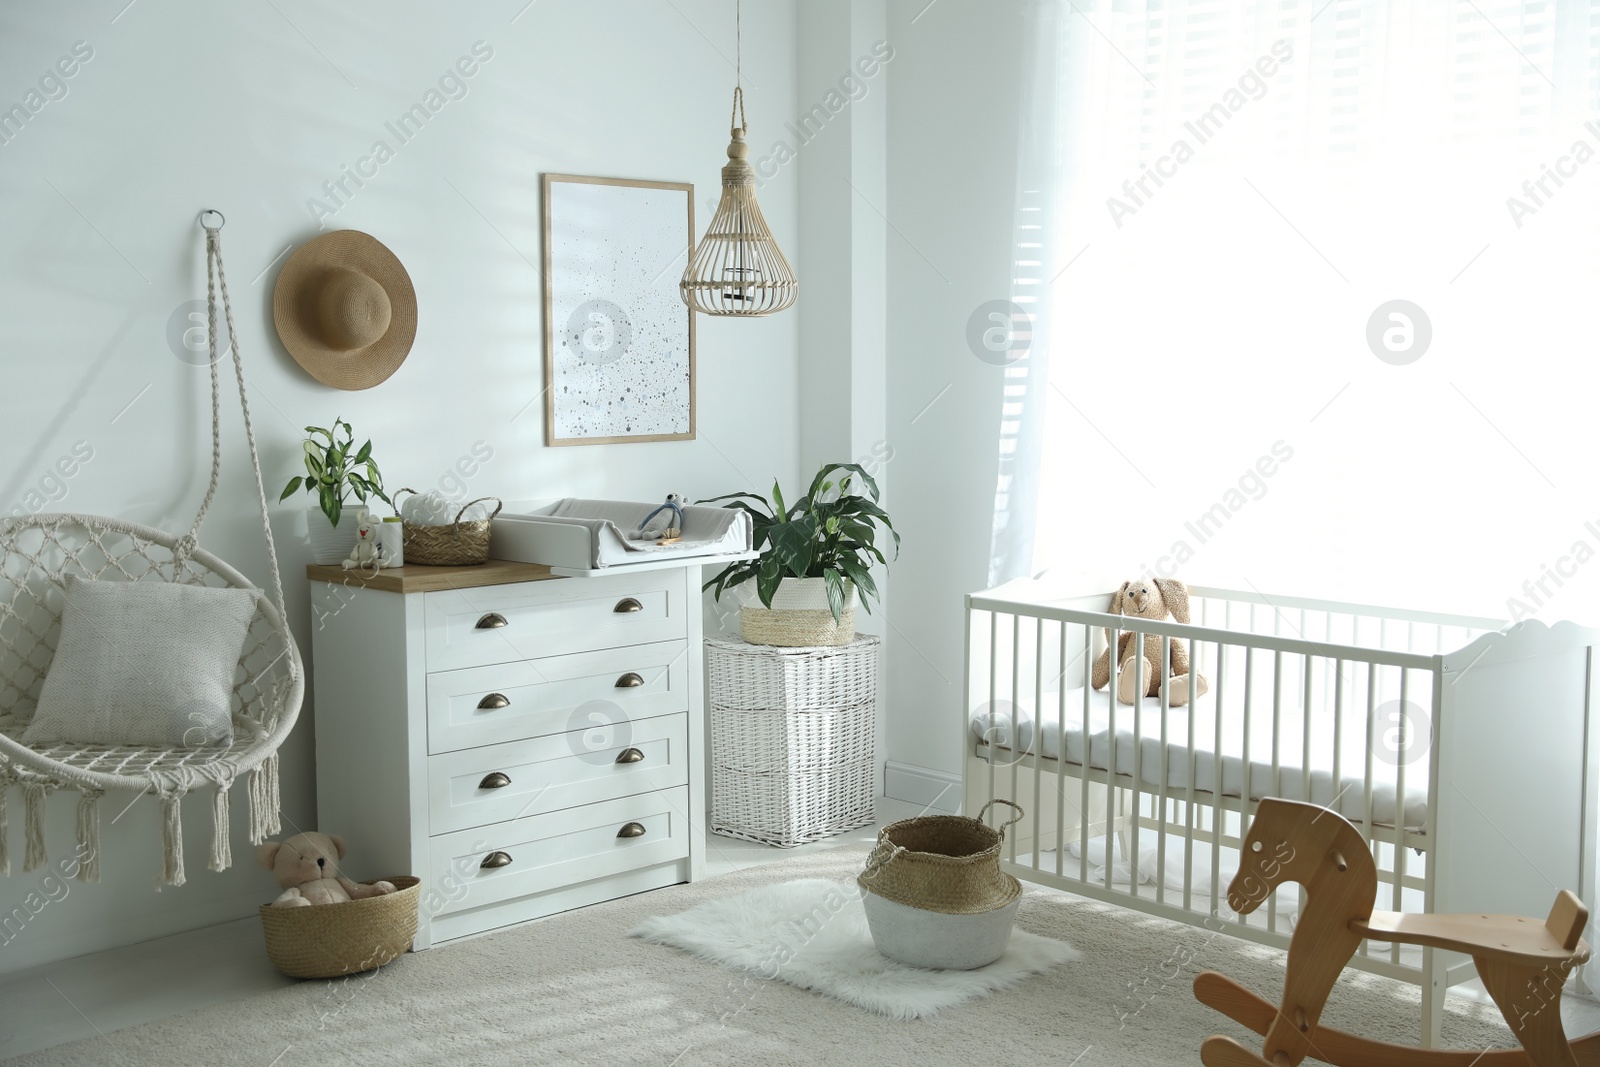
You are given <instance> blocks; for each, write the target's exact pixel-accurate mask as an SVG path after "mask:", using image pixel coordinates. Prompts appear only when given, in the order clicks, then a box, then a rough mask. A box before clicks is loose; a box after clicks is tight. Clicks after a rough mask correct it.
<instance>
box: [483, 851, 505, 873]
mask: <svg viewBox="0 0 1600 1067" xmlns="http://www.w3.org/2000/svg"><path fill="white" fill-rule="evenodd" d="M509 866H511V853H509V852H491V853H489V854H488V855H487V856H485V857H483V862H482V863H480V864H478V869H479V870H483V871H492V870H494V869H495V868H496V867H509Z"/></svg>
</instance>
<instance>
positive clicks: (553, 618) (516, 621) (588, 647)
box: [423, 569, 700, 671]
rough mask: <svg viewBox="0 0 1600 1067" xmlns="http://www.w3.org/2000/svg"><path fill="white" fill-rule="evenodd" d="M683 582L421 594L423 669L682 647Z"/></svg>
mask: <svg viewBox="0 0 1600 1067" xmlns="http://www.w3.org/2000/svg"><path fill="white" fill-rule="evenodd" d="M683 574H684V572H683V571H681V570H676V569H673V570H662V571H649V572H646V573H644V574H632V575H619V576H617V577H615V578H611V577H605V578H567V579H562V580H559V581H548V582H519V583H516V584H514V585H498V586H489V587H486V588H482V589H451V590H444V591H440V592H434V593H424V594H423V596H424V598H425V599H424V609H423V618H424V628H425V630H426V634H427V637H426V645H427V669H428V670H429V671H447V670H456V669H458V668H461V667H480V666H485V665H487V664H491V663H512V662H515V661H517V660H524V659H541V658H543V657H546V656H564V655H567V654H568V653H572V652H590V651H593V650H595V649H600V648H616V647H618V646H621V645H642V644H648V643H650V642H652V641H672V640H679V641H681V640H684V639H686V638H687V637H688V633H689V630H688V625H687V613H686V612H687V605H685V603H684V599H685V598H684V576H683ZM699 606H700V605H699V602H698V600H697V601H696V602H695V604H694V607H695V609H696V610H698V609H699Z"/></svg>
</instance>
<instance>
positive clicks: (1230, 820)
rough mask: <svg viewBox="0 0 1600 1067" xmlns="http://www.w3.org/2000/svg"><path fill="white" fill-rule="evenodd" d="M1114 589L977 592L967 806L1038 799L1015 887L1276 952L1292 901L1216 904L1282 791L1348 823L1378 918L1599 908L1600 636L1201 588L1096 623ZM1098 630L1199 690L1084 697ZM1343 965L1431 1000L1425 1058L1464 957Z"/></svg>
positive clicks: (1570, 626)
mask: <svg viewBox="0 0 1600 1067" xmlns="http://www.w3.org/2000/svg"><path fill="white" fill-rule="evenodd" d="M1114 585H1115V583H1111V582H1099V581H1089V580H1078V581H1063V580H1059V579H1041V580H1035V579H1028V580H1022V581H1018V582H1013V583H1009V584H1007V585H1004V586H1000V587H998V588H995V589H991V590H989V591H987V592H984V593H980V594H973V595H969V596H968V597H967V601H966V657H965V658H966V669H965V688H966V693H967V700H968V704H967V712H968V713H967V715H966V716H965V719H966V722H964V723H963V729H964V733H963V745H964V748H965V751H966V753H967V755H966V758H965V760H964V761H963V766H964V773H963V791H964V805H965V810H966V811H967V812H968V813H972V812H976V811H978V810H979V809H980V808H981V807H982V805H983V804H984V803H986V802H987V801H988V800H989V799H991V798H1000V799H1015V800H1016V801H1018V802H1019V803H1021V804H1022V805H1023V807H1024V808H1026V809H1027V812H1028V817H1027V819H1026V820H1025V821H1024V822H1023V823H1021V824H1020V825H1018V826H1017V827H1014V828H1013V830H1012V831H1011V832H1010V833H1009V834H1008V836H1007V840H1006V846H1005V853H1004V854H1003V856H1002V863H1003V866H1004V869H1005V870H1006V871H1008V872H1009V873H1010V874H1013V875H1015V876H1016V877H1017V878H1020V879H1023V880H1024V881H1029V882H1034V883H1037V884H1040V885H1044V886H1049V887H1053V888H1056V889H1062V890H1066V891H1068V892H1072V893H1076V894H1080V895H1083V896H1086V897H1090V898H1093V899H1096V900H1100V901H1105V902H1109V903H1112V904H1116V905H1120V906H1123V907H1127V908H1131V909H1134V910H1137V911H1141V912H1145V913H1148V914H1152V915H1157V916H1161V917H1163V918H1167V919H1174V920H1177V921H1179V922H1183V923H1188V924H1192V925H1197V926H1205V927H1207V928H1208V929H1210V930H1212V931H1217V932H1223V933H1227V934H1231V935H1234V936H1237V937H1241V938H1246V939H1249V940H1251V941H1255V942H1258V943H1261V944H1264V945H1271V946H1276V947H1279V948H1283V949H1287V947H1288V944H1289V937H1290V934H1291V933H1292V931H1293V926H1294V921H1295V918H1296V916H1297V914H1298V908H1299V907H1300V905H1301V904H1302V903H1303V901H1301V899H1300V896H1299V893H1300V891H1299V889H1298V887H1297V886H1285V887H1283V888H1282V889H1280V890H1279V891H1278V892H1277V893H1275V894H1274V895H1273V896H1271V897H1270V898H1269V899H1268V900H1267V901H1266V904H1265V906H1264V907H1261V908H1260V909H1258V910H1257V911H1256V912H1255V913H1253V914H1252V915H1250V916H1248V917H1243V916H1239V915H1237V914H1236V913H1233V912H1232V911H1231V909H1229V908H1228V906H1227V885H1228V882H1229V880H1230V879H1231V878H1232V876H1233V872H1234V870H1236V869H1237V856H1238V851H1237V850H1238V847H1239V845H1240V841H1241V837H1242V831H1243V830H1244V829H1245V828H1247V827H1248V825H1249V822H1250V819H1251V816H1252V814H1253V812H1254V807H1255V803H1256V802H1257V801H1259V800H1260V799H1262V798H1263V797H1268V796H1274V797H1285V798H1288V799H1295V800H1310V801H1312V802H1314V803H1317V804H1321V805H1324V806H1326V807H1332V808H1334V809H1336V810H1337V811H1339V812H1340V814H1342V815H1344V816H1345V817H1346V818H1347V819H1349V820H1350V821H1351V822H1352V823H1353V824H1354V825H1355V826H1356V827H1357V828H1358V829H1359V830H1360V832H1361V834H1362V836H1363V838H1364V839H1365V840H1366V841H1367V843H1368V845H1369V847H1370V848H1371V849H1372V853H1373V857H1374V859H1375V860H1376V862H1377V865H1378V869H1379V907H1382V908H1389V909H1392V910H1396V911H1401V910H1409V911H1429V912H1435V911H1437V912H1471V911H1478V912H1483V913H1504V914H1514V915H1542V914H1543V913H1544V912H1545V910H1547V909H1548V907H1549V903H1550V900H1551V899H1552V897H1553V896H1554V894H1555V892H1556V891H1557V890H1558V889H1562V888H1566V889H1571V890H1573V891H1574V892H1576V893H1577V894H1578V895H1579V896H1580V897H1581V898H1582V899H1583V901H1584V903H1586V904H1587V905H1588V906H1589V908H1590V911H1591V912H1594V909H1595V877H1596V862H1595V854H1596V840H1595V838H1596V833H1597V826H1600V818H1597V816H1600V788H1597V783H1596V779H1595V774H1594V769H1595V768H1597V767H1600V763H1597V762H1596V760H1595V758H1594V757H1595V755H1596V753H1595V749H1594V745H1595V743H1596V739H1595V736H1594V731H1593V730H1592V729H1591V722H1590V707H1591V701H1590V693H1591V689H1592V685H1593V681H1594V674H1593V671H1594V650H1595V645H1596V643H1597V638H1600V631H1596V630H1593V629H1589V628H1585V627H1581V626H1578V625H1576V624H1574V623H1571V622H1559V623H1556V624H1555V625H1553V626H1547V625H1545V624H1544V623H1543V622H1540V621H1538V620H1531V619H1530V620H1525V621H1523V622H1519V623H1517V624H1514V625H1509V626H1508V625H1506V624H1505V623H1504V622H1503V621H1502V620H1497V619H1490V618H1475V617H1468V616H1460V615H1446V614H1439V613H1435V612H1428V611H1419V610H1403V609H1390V608H1379V607H1372V606H1367V605H1359V604H1346V603H1338V602H1331V601H1323V600H1311V599H1305V598H1298V597H1290V596H1273V595H1267V594H1263V593H1261V592H1259V591H1250V592H1241V591H1237V590H1228V589H1216V588H1209V587H1190V589H1189V598H1190V621H1189V622H1188V623H1180V622H1175V621H1172V620H1167V621H1164V622H1151V621H1147V620H1143V619H1134V618H1129V617H1125V616H1121V615H1112V614H1109V613H1108V610H1107V609H1108V607H1109V604H1110V598H1111V590H1112V589H1113V588H1114ZM1107 630H1110V632H1111V637H1110V640H1111V642H1112V643H1113V647H1114V645H1115V642H1116V640H1117V637H1118V635H1119V634H1121V633H1124V632H1132V633H1133V634H1135V635H1136V636H1135V640H1136V641H1142V638H1143V635H1145V634H1154V635H1156V636H1157V637H1158V638H1159V640H1160V642H1161V648H1162V658H1161V662H1163V663H1166V662H1168V655H1167V653H1168V649H1169V647H1170V642H1172V641H1184V642H1186V643H1187V646H1188V648H1189V649H1190V659H1191V663H1192V665H1193V667H1192V669H1193V670H1195V671H1198V672H1199V673H1202V674H1204V675H1206V677H1207V678H1208V680H1209V683H1210V691H1209V692H1208V693H1207V694H1206V695H1205V696H1203V697H1201V698H1199V699H1196V700H1194V701H1192V704H1191V706H1188V707H1173V706H1172V705H1171V703H1170V696H1171V694H1170V693H1169V691H1168V686H1167V685H1166V684H1164V683H1163V684H1162V685H1161V686H1160V692H1159V694H1158V695H1157V696H1154V697H1145V698H1143V699H1142V700H1140V701H1139V702H1137V703H1135V704H1132V705H1127V704H1121V703H1119V702H1117V701H1116V700H1114V699H1113V697H1112V694H1114V693H1115V691H1116V688H1117V684H1116V683H1117V679H1116V677H1115V676H1114V677H1113V679H1112V682H1111V684H1110V685H1108V686H1107V687H1106V688H1105V689H1104V690H1100V691H1096V690H1094V689H1093V688H1092V686H1090V684H1089V675H1090V667H1091V665H1092V663H1093V661H1094V659H1095V657H1096V656H1097V655H1098V654H1099V653H1100V651H1101V650H1102V649H1104V648H1105V647H1106V631H1107ZM1113 659H1115V657H1113ZM1113 669H1114V670H1115V664H1113ZM1131 669H1134V670H1136V671H1140V672H1142V671H1143V669H1144V668H1143V664H1142V663H1139V662H1138V661H1135V662H1134V665H1133V666H1132V668H1131ZM1135 689H1136V691H1138V692H1144V691H1145V690H1146V685H1145V679H1143V678H1138V679H1136V681H1135ZM1352 965H1353V966H1356V967H1359V968H1362V969H1365V970H1368V971H1371V972H1374V973H1377V974H1381V975H1386V976H1388V977H1391V978H1397V979H1401V980H1403V981H1407V982H1412V983H1415V984H1416V985H1418V986H1419V987H1420V988H1421V991H1422V996H1421V1000H1422V1041H1423V1043H1424V1044H1425V1045H1430V1046H1431V1045H1436V1044H1437V1043H1438V1039H1439V1026H1440V1022H1441V1019H1442V1011H1443V1004H1444V997H1445V993H1446V991H1447V990H1448V989H1449V987H1451V986H1453V985H1457V984H1459V983H1461V982H1465V981H1469V980H1471V979H1472V978H1474V977H1475V972H1474V969H1473V965H1472V961H1471V960H1470V959H1469V958H1467V957H1465V956H1459V955H1454V954H1451V953H1446V952H1444V951H1442V950H1434V949H1411V948H1402V947H1401V946H1399V945H1383V944H1378V943H1375V942H1368V943H1364V944H1363V945H1362V946H1361V949H1360V951H1359V952H1358V953H1357V955H1356V957H1355V959H1354V960H1353V961H1352ZM1575 980H1576V981H1577V982H1579V983H1580V985H1582V984H1583V983H1584V981H1585V975H1584V974H1583V972H1579V974H1578V975H1576V976H1575Z"/></svg>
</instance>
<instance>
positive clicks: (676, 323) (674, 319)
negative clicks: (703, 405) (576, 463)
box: [543, 174, 695, 445]
mask: <svg viewBox="0 0 1600 1067" xmlns="http://www.w3.org/2000/svg"><path fill="white" fill-rule="evenodd" d="M543 201H544V343H545V347H544V353H545V354H544V366H545V401H544V415H545V443H546V444H549V445H600V444H622V443H627V442H630V441H689V440H693V439H694V419H695V396H694V384H695V383H694V314H693V313H692V312H691V311H690V310H689V308H688V305H686V304H684V302H683V300H682V298H681V297H679V295H678V279H679V278H680V277H681V276H682V275H683V270H684V267H685V265H686V264H687V263H688V257H689V253H690V251H691V249H692V248H693V244H694V186H693V185H690V184H688V183H686V182H652V181H633V180H629V179H624V178H586V177H581V176H578V175H574V174H546V175H545V176H544V183H543Z"/></svg>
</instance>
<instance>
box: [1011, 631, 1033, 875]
mask: <svg viewBox="0 0 1600 1067" xmlns="http://www.w3.org/2000/svg"><path fill="white" fill-rule="evenodd" d="M1021 658H1022V616H1021V615H1012V616H1011V789H1010V790H1009V791H1008V792H1007V793H1006V799H1007V800H1012V801H1015V800H1016V799H1017V764H1019V763H1021V762H1022V756H1021V754H1020V753H1019V752H1018V751H1017V750H1018V749H1019V748H1020V747H1021V746H1020V745H1019V744H1018V743H1017V742H1018V738H1017V719H1018V718H1020V717H1021V715H1022V709H1021V707H1020V706H1019V705H1020V704H1021V700H1022V693H1021V691H1020V690H1019V689H1018V688H1017V686H1018V684H1019V677H1020V675H1021V671H1022V664H1021ZM1035 718H1037V716H1035ZM1036 725H1037V724H1036ZM1021 836H1022V835H1021V834H1009V835H1007V841H1006V846H1007V847H1008V848H1009V849H1010V850H1011V862H1012V863H1015V862H1017V838H1019V837H1021Z"/></svg>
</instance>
